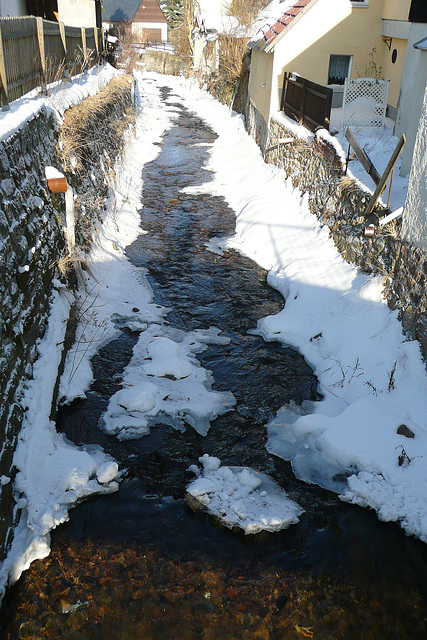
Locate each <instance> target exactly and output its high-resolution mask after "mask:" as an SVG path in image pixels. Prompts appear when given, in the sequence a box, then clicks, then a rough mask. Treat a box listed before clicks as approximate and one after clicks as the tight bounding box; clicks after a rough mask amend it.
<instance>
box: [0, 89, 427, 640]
mask: <svg viewBox="0 0 427 640" xmlns="http://www.w3.org/2000/svg"><path fill="white" fill-rule="evenodd" d="M163 95H164V97H165V98H166V97H168V95H169V91H168V90H167V89H164V91H163ZM176 107H179V108H180V114H179V116H178V119H177V122H176V124H175V125H174V126H173V127H172V129H171V130H170V131H169V132H168V133H167V134H166V135H165V137H164V140H163V143H162V151H161V153H160V155H159V157H158V158H157V159H156V160H155V161H153V162H152V163H150V164H149V165H147V166H146V168H145V170H144V175H143V177H144V185H145V186H144V194H143V195H144V209H143V211H142V212H141V216H142V226H143V228H145V229H146V230H147V231H148V232H149V233H148V234H147V235H143V236H141V237H140V238H138V240H137V241H136V242H135V243H134V245H132V246H131V247H130V248H129V250H128V256H129V258H130V259H131V260H132V261H133V263H134V264H135V265H137V266H138V267H140V268H141V269H144V270H146V271H147V275H148V278H149V281H150V283H151V285H152V287H153V291H154V295H155V300H156V302H158V303H159V304H162V305H165V306H167V307H170V308H171V309H172V311H171V313H170V314H169V315H168V321H169V322H170V323H171V325H172V326H174V327H177V328H179V329H183V330H186V331H189V330H193V329H196V328H207V327H209V326H212V325H213V326H216V327H219V328H220V329H221V330H222V332H223V334H224V335H226V336H227V337H229V338H230V343H229V344H228V345H211V346H209V348H208V349H207V350H206V351H205V352H204V353H202V354H200V355H199V359H200V361H201V363H202V365H203V366H205V367H206V368H207V369H209V370H210V371H212V374H213V378H214V381H215V382H214V387H215V388H216V389H219V390H230V391H232V392H233V393H234V395H235V397H236V399H237V404H236V406H235V408H234V410H233V411H232V412H230V413H228V414H226V415H224V416H222V417H220V418H218V419H217V420H216V421H215V422H214V423H213V424H212V427H211V430H210V432H209V434H208V435H207V436H206V437H205V438H203V437H201V436H199V435H198V434H197V433H196V432H195V431H194V430H193V429H191V428H187V430H186V431H185V432H183V433H180V432H177V431H175V430H173V429H172V428H171V427H170V426H167V425H158V426H156V427H154V428H153V429H152V430H151V434H150V436H147V437H144V438H141V439H139V440H134V441H126V442H119V441H118V440H117V439H116V438H113V437H110V436H108V435H106V434H105V433H104V432H103V431H102V430H101V429H100V428H99V421H100V417H101V415H102V413H103V412H104V411H105V410H106V407H107V404H108V399H109V397H110V396H111V395H112V394H113V393H115V391H116V390H117V389H118V388H119V386H120V376H121V372H122V371H123V369H124V367H125V366H126V364H127V363H128V362H129V359H130V357H131V353H132V347H133V345H134V344H135V342H136V340H137V336H136V335H133V334H131V333H130V332H128V331H126V330H125V331H124V332H123V334H122V335H121V337H120V338H119V339H118V340H116V341H114V342H113V343H111V344H110V345H108V346H107V347H106V348H105V349H104V350H103V351H102V352H101V353H100V354H99V355H98V356H97V357H96V359H95V362H94V365H95V366H94V369H95V377H96V381H95V382H94V384H93V385H92V388H91V390H90V392H89V394H88V398H87V400H84V401H83V400H78V401H76V402H74V403H73V405H72V406H71V407H64V408H62V409H61V411H60V412H59V415H58V429H60V430H61V431H63V432H64V433H65V434H66V435H67V436H68V437H69V438H70V439H71V440H73V441H74V442H76V443H78V444H80V443H99V444H101V445H102V446H103V447H104V448H105V450H106V451H108V452H109V453H111V454H112V455H114V456H115V457H116V458H117V459H118V460H119V461H120V462H121V463H122V465H123V467H125V468H126V469H127V472H126V477H125V480H124V481H123V483H122V485H121V487H120V490H119V492H118V493H117V494H114V495H111V496H104V497H99V498H93V499H91V500H89V501H87V502H85V503H84V504H82V505H80V506H78V507H77V508H76V509H74V510H73V511H72V512H71V517H70V522H69V523H68V524H66V525H64V526H62V527H60V528H59V529H58V530H57V531H55V532H53V537H52V553H51V555H50V557H49V558H47V559H46V560H44V561H40V562H37V563H34V564H33V565H32V566H31V568H30V570H29V571H28V572H27V573H26V574H24V576H23V577H22V579H21V580H20V581H19V583H18V584H17V585H16V586H15V587H13V588H12V589H10V590H9V592H8V594H7V597H6V599H5V601H4V606H3V611H2V618H3V623H2V632H1V637H2V638H8V639H15V638H52V639H53V638H55V639H56V638H67V639H73V638H79V639H86V638H103V639H104V638H105V639H109V638H112V639H113V638H114V639H117V638H123V639H126V640H127V639H131V638H141V639H143V640H149V639H150V638H153V639H155V640H157V639H159V640H160V639H161V640H163V639H165V640H166V639H167V640H169V639H171V638H176V639H185V638H192V639H193V638H194V639H196V638H218V639H221V640H225V639H228V638H230V639H231V638H272V639H273V638H274V639H275V638H280V639H282V638H304V637H313V638H334V639H335V638H337V639H341V638H342V639H345V640H347V639H353V638H354V639H355V640H356V639H357V640H360V638H363V639H370V638H373V639H375V640H377V639H382V638H396V639H397V638H399V640H400V639H402V638H425V637H427V630H426V618H427V590H426V588H425V579H424V577H425V575H426V569H427V547H426V545H423V544H422V543H420V542H419V541H417V540H413V539H410V538H407V537H405V535H404V534H403V533H402V531H401V530H399V528H398V526H397V525H391V524H384V523H380V522H378V521H377V519H376V516H375V514H374V513H372V512H370V511H367V510H362V509H360V508H357V507H354V506H350V505H346V504H342V503H341V502H340V501H339V500H338V498H337V497H336V496H335V495H332V494H330V493H328V492H326V491H323V490H321V489H318V488H316V487H312V486H307V485H304V484H302V483H300V482H298V481H297V480H295V478H294V477H293V474H292V472H291V470H290V466H289V464H287V463H285V462H283V461H281V460H279V459H277V458H274V457H273V456H271V455H269V454H268V453H267V452H266V450H265V442H266V432H265V428H264V424H265V422H266V421H267V420H268V419H269V418H271V417H272V416H274V415H275V412H276V411H277V409H278V408H279V407H280V406H281V404H282V403H283V402H287V401H291V400H293V401H295V402H296V403H297V404H300V403H301V402H302V401H303V400H305V399H315V398H316V397H317V391H316V380H315V378H314V376H313V374H312V372H311V370H310V368H309V367H308V366H307V365H306V363H305V362H304V360H303V359H302V358H301V356H300V355H299V354H298V353H296V352H295V351H294V350H292V349H290V348H284V347H283V346H282V345H279V344H277V343H265V342H263V341H262V340H261V339H260V338H259V337H257V336H254V335H251V334H248V331H250V330H251V329H254V328H255V327H256V323H257V320H258V319H260V318H262V317H264V316H266V315H268V314H272V313H277V312H278V311H279V310H280V309H281V308H282V307H283V304H284V301H283V299H282V298H281V297H280V296H279V295H278V294H277V293H276V292H275V291H273V290H272V289H271V288H270V287H268V286H267V284H266V282H265V276H266V274H265V272H263V271H262V270H261V269H259V268H258V267H257V266H256V265H254V264H253V263H252V262H251V261H249V260H247V259H246V258H244V257H242V256H240V255H238V254H236V253H234V252H227V253H226V254H225V255H224V256H219V255H217V254H214V253H212V252H209V251H207V250H206V247H205V242H207V241H208V240H209V239H210V238H212V237H214V236H222V235H230V234H232V233H233V230H234V214H233V213H232V212H231V211H230V210H229V209H228V207H227V205H226V203H225V202H224V201H223V200H222V199H221V198H218V197H211V196H209V195H198V196H189V195H187V194H183V193H182V192H181V189H182V188H183V187H185V186H192V185H198V184H202V183H204V182H207V181H209V179H210V174H209V172H207V171H206V170H204V169H203V163H204V161H205V160H206V147H202V146H197V145H199V144H200V143H203V144H207V143H211V142H212V141H213V140H214V139H215V134H214V133H213V132H212V131H210V130H209V129H208V128H207V127H206V126H205V125H204V124H203V123H202V122H201V121H200V120H199V119H198V118H196V117H195V116H194V115H192V114H190V113H188V112H186V111H185V109H183V108H182V107H180V105H179V102H178V101H177V103H176ZM204 453H209V454H210V455H217V456H218V457H220V458H221V460H222V461H223V463H224V464H232V465H248V466H253V467H255V468H257V469H259V470H261V471H265V472H267V473H270V474H271V475H272V476H273V477H274V478H275V479H276V480H277V481H278V482H280V483H281V484H282V486H283V487H284V488H285V489H286V490H287V492H288V494H289V496H290V497H291V498H292V499H294V500H296V501H297V502H299V503H300V504H301V505H302V506H303V508H304V509H305V514H304V515H303V516H302V517H301V521H300V522H299V523H298V524H297V525H294V526H292V527H291V528H290V529H289V530H287V531H283V532H280V533H276V534H273V535H271V534H264V535H259V536H256V537H246V538H245V537H244V536H240V535H235V534H232V533H231V532H230V531H228V530H224V529H222V528H219V527H217V526H215V524H214V523H213V521H212V520H210V519H209V517H207V516H206V515H204V514H203V513H200V512H199V513H196V514H194V513H192V512H190V511H189V510H188V508H187V507H186V505H185V502H184V495H185V487H186V485H187V484H188V482H189V481H190V480H191V479H192V478H193V474H191V473H189V472H188V471H187V468H188V466H189V465H190V464H194V463H195V462H197V459H198V457H199V456H201V455H203V454H204Z"/></svg>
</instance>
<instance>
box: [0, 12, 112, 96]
mask: <svg viewBox="0 0 427 640" xmlns="http://www.w3.org/2000/svg"><path fill="white" fill-rule="evenodd" d="M103 51H104V37H103V30H102V29H97V28H90V29H87V28H84V27H82V28H79V27H65V26H64V24H63V23H58V22H49V21H48V20H43V19H42V18H36V17H34V16H25V17H22V18H1V19H0V105H1V106H2V107H5V106H6V105H8V104H9V102H11V101H12V100H16V99H17V98H20V97H21V96H23V95H25V94H26V93H28V92H29V91H31V90H32V89H35V88H36V87H39V86H45V85H46V84H49V83H50V82H53V81H55V80H58V79H60V76H61V75H62V72H63V71H64V70H66V71H67V72H68V73H69V74H70V75H75V74H77V73H80V72H81V71H82V70H83V69H84V68H86V67H87V66H88V65H89V64H90V63H95V62H97V60H98V59H99V57H100V55H101V54H102V53H103ZM58 76H59V77H58Z"/></svg>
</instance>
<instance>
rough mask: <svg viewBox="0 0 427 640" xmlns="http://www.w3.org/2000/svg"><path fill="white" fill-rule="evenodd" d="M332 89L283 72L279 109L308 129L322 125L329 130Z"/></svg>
mask: <svg viewBox="0 0 427 640" xmlns="http://www.w3.org/2000/svg"><path fill="white" fill-rule="evenodd" d="M331 105H332V89H329V88H328V87H323V86H322V85H321V84H316V83H315V82H311V80H307V78H301V77H300V76H298V75H296V74H294V73H289V72H287V71H286V72H285V76H284V78H283V91H282V104H281V110H282V111H284V112H285V114H286V115H287V116H289V117H291V118H294V119H295V120H296V121H297V122H299V124H302V125H304V126H305V127H307V128H308V129H310V131H315V130H316V129H318V128H319V127H324V128H325V129H328V131H329V125H330V118H331Z"/></svg>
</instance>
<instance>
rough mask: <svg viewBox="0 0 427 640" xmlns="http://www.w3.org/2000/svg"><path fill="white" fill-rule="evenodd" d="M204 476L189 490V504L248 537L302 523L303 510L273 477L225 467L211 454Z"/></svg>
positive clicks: (207, 457)
mask: <svg viewBox="0 0 427 640" xmlns="http://www.w3.org/2000/svg"><path fill="white" fill-rule="evenodd" d="M199 461H200V462H201V463H202V465H203V471H202V474H201V475H200V476H199V477H198V478H197V479H196V480H194V481H193V482H192V483H191V484H190V485H189V487H188V488H187V502H188V503H189V504H190V506H192V507H193V508H203V509H205V510H206V511H207V512H208V513H210V514H212V515H213V516H215V517H216V518H218V520H219V521H220V522H222V523H223V524H224V525H225V526H226V527H229V528H230V529H231V528H233V527H234V526H237V527H239V528H241V529H243V530H244V532H245V533H246V534H253V533H258V532H259V531H263V530H264V531H279V530H281V529H286V528H288V527H289V526H290V525H291V524H295V523H296V522H298V520H299V516H300V515H301V514H302V513H303V509H302V508H301V507H300V506H299V505H298V504H297V503H296V502H293V501H292V500H290V499H289V498H288V496H287V494H286V493H285V491H283V489H282V488H281V487H280V486H279V485H278V484H277V483H276V482H274V480H272V478H270V477H269V476H267V475H266V474H264V473H260V472H259V471H255V470H254V469H250V468H249V467H227V466H224V467H222V466H221V461H220V460H219V459H218V458H215V457H211V456H209V455H207V454H205V455H204V456H202V457H201V458H199Z"/></svg>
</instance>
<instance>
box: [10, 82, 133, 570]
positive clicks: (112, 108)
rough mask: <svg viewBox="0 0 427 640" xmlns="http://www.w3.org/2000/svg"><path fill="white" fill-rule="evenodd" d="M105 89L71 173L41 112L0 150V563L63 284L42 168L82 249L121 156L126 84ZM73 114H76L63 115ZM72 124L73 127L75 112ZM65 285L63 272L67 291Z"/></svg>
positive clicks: (59, 217) (59, 236)
mask: <svg viewBox="0 0 427 640" xmlns="http://www.w3.org/2000/svg"><path fill="white" fill-rule="evenodd" d="M112 82H114V80H113V81H112ZM111 84H112V83H110V85H111ZM110 85H108V86H107V87H106V89H104V92H105V93H104V95H102V92H100V94H98V101H101V102H102V103H103V108H102V109H101V110H99V111H96V110H94V109H92V108H90V109H86V111H85V112H86V114H87V118H86V120H85V121H84V122H83V121H82V128H81V130H80V132H79V136H81V135H83V136H84V140H83V142H84V144H82V145H81V144H80V143H81V142H82V138H81V137H80V138H79V139H78V147H79V148H80V149H86V150H87V152H86V153H85V154H84V157H83V158H81V157H80V158H77V166H76V164H75V160H76V159H75V158H74V159H73V161H72V162H71V163H70V166H69V167H67V166H66V164H67V163H66V162H65V160H66V156H65V155H64V145H63V144H62V145H58V140H59V138H60V137H61V141H62V143H64V141H65V140H66V136H67V132H66V127H65V129H64V125H63V128H62V130H60V129H59V128H58V125H57V122H56V121H55V119H54V117H53V116H52V115H51V114H48V112H47V111H44V110H42V111H41V112H40V113H39V114H38V115H37V116H35V117H34V118H33V119H32V120H31V121H30V122H28V123H27V124H25V126H24V127H23V128H22V129H21V130H20V131H17V132H16V133H15V134H14V135H12V136H11V137H10V138H9V139H8V140H7V141H5V142H1V143H0V207H1V208H0V244H1V249H0V301H1V306H0V344H1V349H0V442H1V450H0V478H2V477H3V478H2V480H3V481H2V482H0V563H1V562H2V560H3V559H4V557H5V555H6V551H7V548H8V546H9V544H10V542H11V536H12V525H13V518H14V516H13V508H14V501H13V494H12V490H13V478H14V474H15V470H14V468H13V462H12V460H13V454H14V451H15V447H16V443H17V439H18V436H19V432H20V428H21V425H22V420H23V415H24V409H23V407H22V405H21V403H20V401H21V399H22V393H23V387H24V385H25V383H26V381H28V380H30V379H31V376H32V366H33V364H34V362H35V360H36V359H37V356H38V350H37V345H38V342H39V340H40V339H41V338H42V337H43V335H44V332H45V328H46V322H47V318H48V313H49V299H50V295H51V292H52V286H53V279H54V278H60V279H62V280H63V281H66V279H65V276H64V275H61V271H60V270H59V269H58V267H57V265H58V261H60V260H61V259H63V258H64V257H66V255H67V253H66V247H65V236H64V226H65V199H64V195H63V194H55V195H54V194H51V193H50V192H49V190H48V186H47V181H46V178H45V167H46V166H47V165H52V166H55V167H56V168H58V169H60V170H61V169H62V170H64V173H65V174H66V176H67V182H68V184H71V185H72V187H73V189H74V193H75V194H76V196H77V199H76V205H77V206H76V209H77V215H78V220H77V235H78V239H79V240H80V243H81V244H82V245H84V246H85V247H87V246H88V245H89V244H90V237H91V231H92V229H93V226H92V225H93V220H94V218H96V217H98V216H99V214H100V211H101V210H102V208H103V204H104V202H105V196H106V194H107V187H106V184H107V183H108V182H107V179H106V178H107V174H108V172H109V171H110V170H111V167H112V165H113V163H114V159H115V156H116V155H118V153H119V152H120V150H121V144H120V140H121V139H122V138H123V129H124V127H127V126H129V121H130V118H129V116H127V117H126V111H128V112H130V113H131V114H132V115H133V108H132V86H131V85H132V83H131V82H130V81H129V80H128V81H127V82H125V81H123V80H121V86H119V87H118V88H117V87H116V89H115V90H113V89H111V88H109V87H110ZM114 95H115V98H114V99H113V98H112V96H114ZM87 100H93V98H88V99H87ZM73 109H76V110H78V109H79V107H73V108H72V109H70V110H69V112H70V113H71V112H72V111H73ZM67 113H68V112H67ZM66 119H67V114H66V116H65V118H64V122H66ZM76 119H77V120H81V114H80V113H79V112H78V113H77V118H76ZM60 147H62V151H60V152H59V149H60ZM59 153H60V155H59ZM64 163H65V164H64ZM72 167H74V168H72ZM67 169H69V170H68V171H67ZM94 194H95V196H94ZM89 204H91V205H93V206H89ZM73 281H74V280H73V277H72V272H71V273H70V274H69V275H68V286H72V283H73ZM69 339H70V340H72V331H71V336H69ZM59 374H60V372H58V377H59ZM53 410H54V407H53ZM8 479H10V480H9V481H8Z"/></svg>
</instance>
